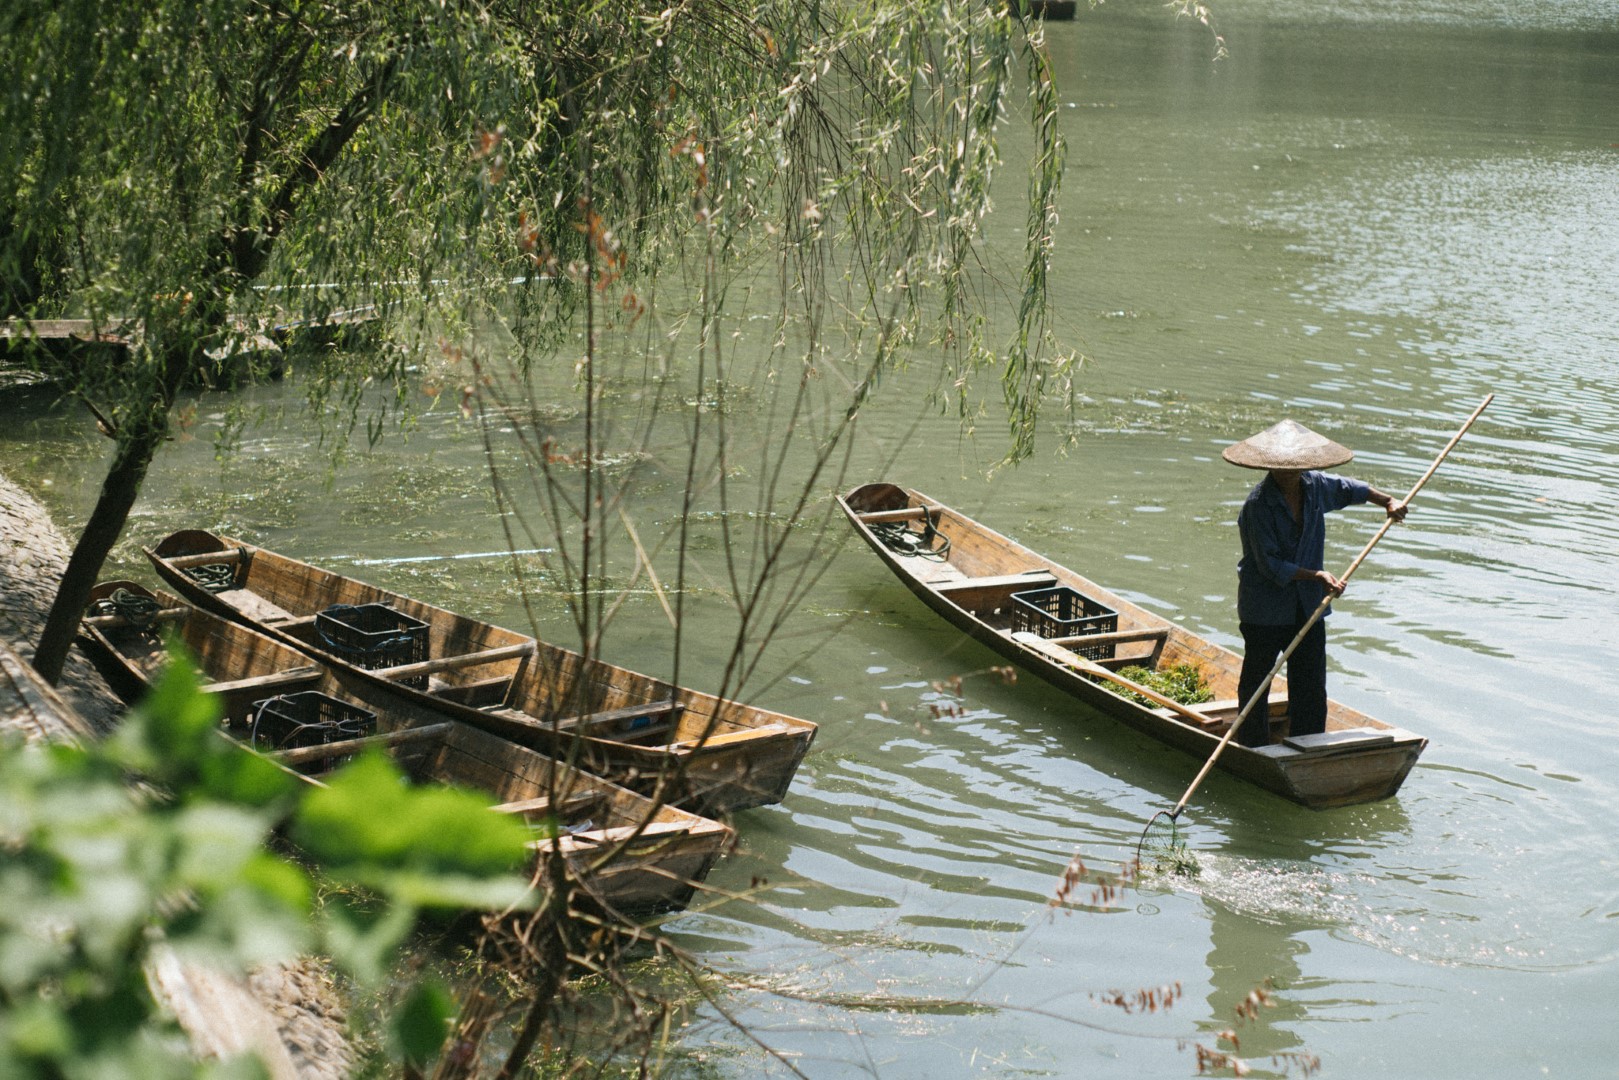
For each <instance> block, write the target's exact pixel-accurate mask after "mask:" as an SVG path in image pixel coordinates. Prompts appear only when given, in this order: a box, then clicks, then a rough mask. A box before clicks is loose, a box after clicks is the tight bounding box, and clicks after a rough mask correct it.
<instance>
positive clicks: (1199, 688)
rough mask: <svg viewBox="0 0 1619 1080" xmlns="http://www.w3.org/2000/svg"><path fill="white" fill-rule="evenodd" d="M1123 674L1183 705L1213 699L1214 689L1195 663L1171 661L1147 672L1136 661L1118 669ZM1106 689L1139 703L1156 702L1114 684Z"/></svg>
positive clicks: (1150, 703) (1132, 680) (1134, 681)
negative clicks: (1158, 668)
mask: <svg viewBox="0 0 1619 1080" xmlns="http://www.w3.org/2000/svg"><path fill="white" fill-rule="evenodd" d="M1119 674H1120V675H1123V676H1124V677H1125V678H1126V679H1129V680H1130V681H1131V682H1133V683H1140V684H1141V685H1142V686H1145V687H1146V688H1147V689H1149V690H1156V691H1158V693H1160V694H1162V695H1164V696H1165V697H1167V698H1170V699H1172V700H1174V701H1178V702H1180V703H1181V704H1182V705H1196V704H1198V703H1199V702H1202V701H1212V700H1214V691H1212V690H1210V689H1209V684H1208V681H1207V680H1206V679H1205V678H1204V677H1203V669H1202V668H1200V667H1198V666H1197V665H1196V664H1191V663H1179V664H1171V665H1169V666H1168V667H1166V668H1164V669H1162V670H1160V671H1150V670H1148V669H1147V668H1144V667H1142V666H1140V665H1139V664H1132V665H1130V666H1129V667H1123V668H1120V669H1119ZM1108 689H1109V690H1112V691H1113V692H1114V693H1115V694H1118V695H1119V696H1120V697H1123V698H1128V699H1129V700H1131V701H1135V702H1139V703H1140V704H1142V705H1155V704H1156V702H1152V701H1148V700H1147V699H1146V698H1144V697H1142V696H1141V695H1140V694H1136V693H1132V692H1131V691H1129V690H1126V689H1125V688H1124V687H1122V686H1119V685H1117V684H1109V685H1108Z"/></svg>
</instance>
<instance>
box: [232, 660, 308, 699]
mask: <svg viewBox="0 0 1619 1080" xmlns="http://www.w3.org/2000/svg"><path fill="white" fill-rule="evenodd" d="M323 674H324V672H322V671H321V669H320V666H319V665H317V664H306V665H304V666H302V667H294V668H287V669H285V670H284V671H272V672H270V673H269V674H268V675H254V676H253V677H252V678H248V679H229V680H226V681H224V682H211V683H209V684H207V685H206V686H204V687H203V689H204V690H206V691H207V692H208V693H210V694H228V695H231V696H233V697H247V696H250V695H254V696H266V697H273V696H274V695H276V694H283V693H286V692H287V691H288V690H294V689H297V688H298V687H300V686H310V685H313V684H314V683H318V682H320V680H321V677H322V675H323Z"/></svg>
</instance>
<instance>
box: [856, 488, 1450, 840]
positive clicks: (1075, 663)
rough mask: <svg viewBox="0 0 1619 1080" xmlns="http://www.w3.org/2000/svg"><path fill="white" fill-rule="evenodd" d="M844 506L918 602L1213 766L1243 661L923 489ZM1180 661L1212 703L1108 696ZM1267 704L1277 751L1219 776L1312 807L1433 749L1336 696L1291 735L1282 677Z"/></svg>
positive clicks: (1382, 779) (1261, 751)
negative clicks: (1314, 721)
mask: <svg viewBox="0 0 1619 1080" xmlns="http://www.w3.org/2000/svg"><path fill="white" fill-rule="evenodd" d="M839 503H840V504H841V506H842V508H843V511H844V513H845V514H847V515H848V517H849V520H850V521H851V522H852V523H853V524H854V527H855V529H856V530H858V531H859V533H860V535H861V537H862V538H864V539H865V541H866V542H867V543H868V544H870V545H871V547H872V549H873V550H874V551H876V552H877V554H878V555H879V556H880V557H881V558H882V560H883V561H884V562H885V563H887V564H888V566H889V568H890V569H892V570H893V571H894V573H896V574H898V575H899V578H900V580H901V581H903V582H905V584H906V585H907V586H908V587H909V588H910V590H911V591H912V592H913V593H915V594H916V595H917V596H918V597H920V598H921V600H922V602H923V603H925V604H927V605H928V606H929V607H931V608H932V609H933V610H934V611H936V612H938V613H939V614H940V615H943V616H944V617H945V618H946V619H948V620H949V621H950V622H951V623H953V624H954V625H956V626H957V627H959V628H960V629H962V630H964V631H965V632H966V633H968V634H970V635H971V636H972V637H974V638H976V639H977V640H978V641H981V642H983V643H984V644H985V645H987V646H989V648H991V649H993V650H994V651H995V652H997V653H999V654H1001V655H1002V656H1004V657H1006V658H1007V659H1009V660H1012V661H1014V662H1016V663H1018V664H1019V665H1021V666H1023V667H1024V668H1027V669H1028V670H1030V671H1032V672H1034V673H1035V674H1037V675H1039V676H1041V677H1042V678H1044V679H1045V680H1046V681H1048V682H1050V683H1051V684H1052V685H1054V686H1056V687H1058V688H1059V689H1062V690H1065V691H1067V692H1068V693H1070V694H1072V695H1073V696H1075V697H1077V698H1079V699H1080V700H1081V701H1083V702H1085V703H1086V704H1088V705H1090V706H1092V707H1094V708H1096V709H1097V710H1099V711H1101V712H1104V713H1107V714H1108V715H1110V716H1114V717H1117V718H1118V719H1120V720H1122V721H1124V722H1125V723H1127V724H1129V725H1130V726H1131V727H1134V728H1136V729H1137V730H1139V731H1142V732H1145V733H1146V734H1148V735H1151V736H1152V737H1153V738H1156V739H1158V740H1160V741H1162V742H1164V743H1167V744H1169V745H1170V746H1173V747H1176V748H1177V749H1180V750H1184V751H1186V752H1187V753H1188V754H1191V755H1192V756H1193V757H1195V758H1197V759H1199V760H1206V759H1207V758H1208V756H1209V755H1210V754H1211V753H1212V752H1213V751H1214V748H1215V746H1216V745H1217V744H1218V742H1219V739H1220V737H1221V735H1222V734H1224V732H1225V731H1226V729H1227V728H1228V727H1229V726H1230V724H1231V722H1232V720H1233V719H1234V718H1235V716H1236V714H1237V712H1238V710H1239V708H1240V704H1239V703H1238V702H1237V701H1236V700H1235V699H1236V688H1237V677H1238V675H1239V673H1240V671H1241V667H1242V658H1241V657H1240V656H1238V655H1237V654H1236V653H1234V652H1232V651H1231V650H1229V649H1226V648H1223V647H1221V646H1219V645H1216V644H1214V643H1213V642H1210V641H1207V640H1205V639H1204V638H1201V637H1199V636H1197V635H1196V634H1193V633H1192V632H1191V631H1189V630H1187V629H1185V628H1184V627H1181V626H1177V625H1175V624H1174V623H1172V622H1169V621H1168V620H1166V619H1162V618H1160V617H1158V616H1157V615H1154V614H1152V613H1151V612H1148V611H1146V610H1144V609H1142V608H1140V607H1137V606H1136V605H1135V604H1132V603H1130V602H1129V601H1127V600H1125V599H1123V598H1122V597H1120V596H1118V595H1116V594H1114V593H1111V592H1109V591H1108V590H1106V589H1104V588H1102V587H1101V586H1100V585H1097V584H1096V583H1095V582H1093V581H1090V580H1088V579H1086V578H1084V577H1081V576H1080V575H1079V574H1076V573H1075V572H1074V571H1072V570H1069V569H1067V568H1066V567H1062V566H1058V565H1057V564H1056V563H1054V562H1052V561H1050V560H1049V559H1045V558H1042V557H1041V556H1039V555H1037V554H1035V553H1034V552H1033V551H1030V550H1029V549H1028V548H1026V547H1023V546H1022V545H1020V544H1017V543H1015V542H1014V541H1012V540H1009V539H1007V538H1006V537H1004V536H1002V535H1000V534H999V533H997V532H994V531H992V530H991V529H989V528H986V527H985V526H983V525H980V524H979V523H978V522H976V521H974V520H972V519H971V518H969V517H966V516H965V515H962V514H959V513H957V512H955V511H954V510H951V509H950V508H949V507H947V506H944V505H943V504H941V503H939V502H937V501H935V500H933V499H931V498H929V497H928V496H926V495H924V494H922V493H921V492H918V491H913V490H909V489H906V488H901V487H897V486H895V485H893V484H885V483H874V484H866V485H865V486H863V487H859V488H856V489H855V490H853V491H851V492H849V493H848V494H847V495H845V496H843V497H842V498H841V499H839ZM1076 593H1077V594H1078V597H1077V598H1076V597H1075V596H1074V594H1076ZM1019 594H1026V595H1019ZM1065 609H1066V610H1065ZM1179 663H1191V664H1194V665H1196V666H1197V667H1198V668H1200V669H1201V671H1202V673H1203V676H1204V678H1205V680H1206V681H1207V685H1208V687H1209V689H1210V690H1212V691H1213V694H1214V698H1215V700H1213V701H1210V702H1207V703H1205V704H1200V705H1192V706H1178V707H1177V703H1176V702H1174V701H1172V700H1169V699H1163V698H1162V695H1157V700H1158V703H1157V704H1153V703H1151V702H1149V703H1147V704H1142V703H1138V702H1136V701H1132V700H1130V699H1127V698H1125V697H1122V696H1120V694H1118V693H1115V692H1114V691H1113V690H1110V689H1108V687H1109V686H1117V685H1119V684H1120V682H1127V681H1128V680H1121V679H1120V678H1119V677H1118V675H1117V672H1118V670H1119V669H1120V668H1122V667H1126V666H1130V665H1140V666H1141V667H1144V668H1147V669H1148V670H1149V671H1153V670H1160V669H1162V668H1166V667H1169V666H1171V665H1174V664H1179ZM1136 689H1137V690H1138V691H1140V692H1141V693H1142V694H1143V695H1144V696H1146V697H1148V698H1154V697H1155V695H1154V693H1153V692H1152V691H1150V690H1145V689H1144V688H1140V687H1139V686H1137V687H1136ZM1270 707H1271V727H1272V739H1273V741H1272V743H1271V744H1270V745H1268V746H1263V747H1258V748H1253V749H1250V748H1248V747H1244V746H1242V745H1240V744H1237V743H1235V742H1233V743H1232V744H1231V745H1229V746H1227V747H1226V749H1225V752H1224V753H1223V754H1222V755H1221V756H1220V759H1219V762H1218V764H1219V767H1220V768H1222V769H1224V770H1225V771H1226V772H1229V773H1232V774H1233V775H1236V776H1239V777H1241V778H1242V779H1244V780H1248V781H1250V782H1252V783H1254V784H1257V785H1258V786H1260V787H1262V788H1265V789H1266V790H1268V791H1273V792H1275V793H1276V794H1278V795H1281V796H1283V797H1284V798H1288V799H1291V800H1293V801H1294V802H1296V803H1300V804H1302V805H1304V806H1308V807H1312V808H1317V809H1319V808H1324V807H1329V806H1346V805H1350V804H1353V803H1361V802H1372V801H1375V800H1377V799H1384V798H1388V797H1389V796H1391V795H1393V794H1394V793H1395V792H1396V791H1398V790H1399V788H1400V784H1401V783H1402V782H1403V781H1404V780H1405V777H1406V774H1407V773H1409V772H1410V771H1411V767H1412V765H1414V764H1415V763H1416V760H1417V757H1418V755H1420V754H1421V753H1422V750H1423V748H1424V747H1425V746H1427V745H1428V743H1427V740H1426V739H1424V738H1422V737H1421V736H1418V735H1415V734H1412V733H1411V732H1409V731H1405V730H1402V729H1400V728H1397V727H1392V726H1390V725H1388V724H1385V723H1382V722H1381V721H1378V720H1374V719H1372V718H1371V717H1369V716H1367V715H1365V714H1364V713H1360V712H1357V711H1356V710H1354V709H1351V708H1350V707H1349V706H1347V705H1344V704H1343V703H1341V702H1337V701H1333V702H1330V703H1329V704H1328V712H1327V730H1326V731H1325V732H1324V733H1323V734H1320V735H1307V736H1302V737H1298V738H1287V737H1286V735H1285V732H1286V727H1287V716H1286V714H1287V696H1286V683H1285V680H1283V679H1281V678H1278V679H1277V680H1276V682H1275V684H1274V685H1273V686H1272V689H1271V695H1270Z"/></svg>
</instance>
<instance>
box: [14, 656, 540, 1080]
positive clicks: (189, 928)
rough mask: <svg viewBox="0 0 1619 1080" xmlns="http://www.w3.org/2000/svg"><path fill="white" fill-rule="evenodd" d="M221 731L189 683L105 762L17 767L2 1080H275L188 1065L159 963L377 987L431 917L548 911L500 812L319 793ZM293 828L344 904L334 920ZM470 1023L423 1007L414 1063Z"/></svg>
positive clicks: (29, 751)
mask: <svg viewBox="0 0 1619 1080" xmlns="http://www.w3.org/2000/svg"><path fill="white" fill-rule="evenodd" d="M219 715H220V714H219V708H218V702H217V699H215V698H214V697H212V696H211V695H208V694H204V693H202V692H200V691H199V689H198V686H197V681H196V677H195V675H194V674H193V673H192V670H191V667H190V665H189V664H187V663H173V664H170V665H169V666H168V669H167V672H166V674H165V675H164V677H163V679H162V681H161V683H160V684H159V685H158V687H157V688H156V690H155V691H154V693H153V694H152V695H151V696H150V698H148V700H147V701H146V703H145V704H144V705H143V706H142V707H141V708H139V709H137V710H135V711H134V712H133V713H132V714H131V715H130V716H129V718H128V719H127V720H126V722H125V723H124V725H123V726H122V728H121V729H120V730H119V732H118V733H117V734H116V735H115V736H113V737H112V738H110V739H108V740H107V741H105V742H104V743H102V744H100V745H96V746H90V747H68V746H48V747H41V746H32V745H28V746H25V745H21V744H12V745H7V746H3V747H0V1076H8V1077H10V1076H18V1077H33V1076H38V1077H46V1076H49V1077H92V1076H96V1077H100V1076H141V1077H170V1076H176V1077H178V1076H199V1075H200V1076H230V1077H236V1076H257V1075H263V1072H264V1070H263V1068H262V1066H261V1065H260V1064H259V1063H258V1062H256V1061H253V1060H237V1061H230V1062H197V1061H195V1060H194V1059H193V1058H192V1057H191V1056H190V1055H189V1054H188V1053H187V1051H186V1044H185V1042H184V1040H183V1039H181V1038H180V1037H179V1032H178V1031H177V1029H176V1026H175V1024H174V1022H173V1021H172V1020H171V1019H169V1018H168V1017H167V1016H166V1015H165V1014H164V1012H163V1010H162V1009H161V1007H160V1006H159V1004H158V1003H157V1001H156V1000H155V999H154V997H153V994H152V991H151V989H150V987H149V985H148V982H147V972H148V970H149V967H150V965H151V963H152V961H153V959H154V957H155V955H156V954H157V952H158V951H159V950H162V949H171V950H173V952H174V953H175V954H176V955H177V956H178V957H179V958H180V959H181V960H182V961H186V962H190V963H195V964H200V965H206V966H209V967H212V968H215V969H218V970H224V971H232V972H235V971H241V970H244V969H246V968H250V967H253V966H255V965H260V964H266V963H271V962H275V961H280V960H287V959H291V958H293V957H295V956H297V955H299V954H301V953H305V952H309V951H318V952H320V953H321V954H323V955H325V956H328V957H330V958H331V959H332V961H333V962H334V963H335V964H336V965H337V966H338V967H339V969H340V970H342V971H343V972H345V973H346V974H347V975H349V976H350V977H352V978H355V979H357V980H359V981H361V982H372V983H374V982H375V981H377V980H379V979H381V978H383V977H384V975H385V973H386V972H387V971H388V970H389V969H390V967H391V965H392V962H393V958H394V956H395V954H396V953H397V951H398V950H399V947H400V945H401V943H402V942H403V940H404V938H405V935H406V934H407V933H408V932H409V931H410V930H411V928H412V927H413V925H414V924H415V923H416V921H417V919H418V917H419V916H420V915H421V914H422V913H424V912H427V911H431V910H435V909H439V910H442V909H461V908H467V907H484V908H487V907H515V906H523V905H525V904H526V903H528V900H529V896H530V890H529V884H528V879H527V877H526V876H525V875H523V874H522V873H520V872H519V871H520V869H521V867H522V866H523V864H524V861H525V857H526V842H527V841H528V839H529V834H528V831H527V829H526V828H525V827H524V826H523V825H522V824H521V823H519V822H514V821H512V820H510V819H508V818H507V817H506V816H505V815H500V814H491V813H489V811H488V800H487V799H485V798H483V797H481V796H478V795H476V794H473V793H470V792H463V791H455V790H451V789H448V788H427V789H420V790H418V789H412V788H409V787H408V786H407V785H406V784H405V782H404V780H403V778H402V776H401V775H400V774H399V772H398V771H397V770H396V769H395V768H394V766H393V765H392V763H391V762H389V761H388V760H387V759H385V758H383V757H381V756H377V757H365V758H361V759H360V760H359V761H357V762H355V763H354V764H352V765H350V766H348V767H347V768H345V769H343V770H342V771H341V772H338V773H336V774H334V775H333V776H331V777H329V778H328V781H327V786H325V787H323V788H316V787H312V786H308V785H305V784H304V783H303V782H301V781H300V780H298V779H297V778H295V777H293V776H290V775H289V774H287V773H286V772H284V771H283V770H282V769H280V768H279V767H278V766H276V765H275V764H273V763H272V762H270V761H268V760H267V759H265V758H262V757H260V756H258V755H256V754H251V753H248V752H246V751H244V750H243V749H242V748H241V747H239V746H237V745H235V744H233V743H231V742H230V741H228V740H227V739H225V738H223V737H221V735H220V734H219ZM279 828H285V829H286V832H287V835H288V836H290V837H291V838H292V839H293V841H294V842H295V843H297V844H299V845H300V846H301V847H302V848H303V849H304V850H305V851H306V852H307V853H309V854H310V855H311V856H313V857H314V858H316V859H317V860H318V861H319V864H320V866H321V871H320V875H321V879H322V881H324V882H326V883H329V884H330V885H332V886H335V888H330V889H328V890H326V891H325V895H324V898H323V899H322V900H321V901H320V902H318V903H317V901H316V895H317V890H316V880H315V878H314V877H312V876H311V873H310V872H309V871H308V870H306V869H305V868H304V867H303V866H302V865H300V864H299V863H298V862H296V861H294V860H293V859H291V858H288V857H285V856H283V855H279V854H276V853H274V852H273V851H272V850H271V848H270V846H269V842H270V840H271V838H272V834H273V833H275V831H276V830H277V829H279ZM451 1008H452V1005H451V1001H450V998H449V996H448V994H447V993H445V992H444V991H443V989H442V988H441V987H437V986H432V985H428V986H423V987H419V988H417V989H416V991H415V992H414V993H412V994H411V995H410V997H409V1005H408V1007H406V1008H402V1009H400V1010H398V1012H397V1014H396V1019H395V1021H394V1028H395V1030H393V1031H391V1032H390V1039H391V1042H392V1044H393V1045H394V1047H395V1048H396V1053H398V1054H399V1055H400V1056H403V1057H407V1058H410V1059H412V1060H417V1061H419V1060H422V1059H423V1058H425V1057H427V1056H430V1054H431V1051H432V1050H433V1049H436V1048H437V1047H438V1046H439V1045H440V1044H441V1043H442V1041H443V1038H444V1035H445V1032H446V1023H447V1021H448V1018H449V1014H450V1012H451Z"/></svg>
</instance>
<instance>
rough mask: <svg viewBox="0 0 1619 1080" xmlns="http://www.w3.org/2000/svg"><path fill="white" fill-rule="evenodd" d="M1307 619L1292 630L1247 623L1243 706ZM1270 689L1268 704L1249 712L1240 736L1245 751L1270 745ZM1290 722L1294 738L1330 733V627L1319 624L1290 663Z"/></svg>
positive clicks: (1241, 684)
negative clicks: (1328, 671)
mask: <svg viewBox="0 0 1619 1080" xmlns="http://www.w3.org/2000/svg"><path fill="white" fill-rule="evenodd" d="M1307 618H1309V615H1307V614H1301V615H1300V616H1299V617H1298V619H1297V620H1296V621H1295V622H1294V623H1293V624H1292V625H1290V626H1261V625H1259V624H1257V623H1242V624H1240V628H1241V630H1242V644H1243V655H1242V675H1241V676H1240V677H1239V678H1238V680H1237V702H1238V705H1237V707H1238V708H1239V709H1240V708H1241V707H1242V706H1243V705H1246V704H1247V703H1248V699H1249V698H1250V697H1252V696H1253V693H1254V691H1255V690H1258V689H1259V684H1260V682H1261V681H1262V680H1263V679H1264V678H1265V676H1266V675H1269V674H1270V669H1271V666H1272V665H1274V664H1275V663H1276V658H1277V657H1278V656H1280V655H1282V650H1283V649H1285V648H1287V646H1288V644H1289V643H1290V642H1291V641H1292V640H1293V638H1294V636H1295V635H1296V634H1298V632H1299V627H1301V626H1303V625H1304V620H1305V619H1307ZM1269 701H1270V687H1269V686H1268V685H1267V686H1266V687H1265V700H1264V701H1261V702H1259V703H1258V704H1257V705H1255V706H1254V707H1253V709H1252V710H1251V711H1250V712H1249V713H1248V719H1247V720H1245V721H1243V724H1242V727H1241V729H1239V730H1238V732H1237V736H1236V738H1237V741H1238V742H1240V743H1242V745H1244V746H1264V745H1265V744H1266V743H1268V742H1270V709H1269V708H1268V705H1269ZM1287 719H1288V734H1289V735H1316V734H1319V733H1320V732H1323V731H1325V730H1327V623H1326V620H1325V619H1319V620H1317V621H1316V624H1315V625H1314V626H1312V627H1310V632H1309V633H1308V634H1306V635H1304V640H1303V641H1301V642H1299V647H1298V648H1296V649H1294V650H1293V655H1292V656H1290V657H1288V658H1287Z"/></svg>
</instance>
